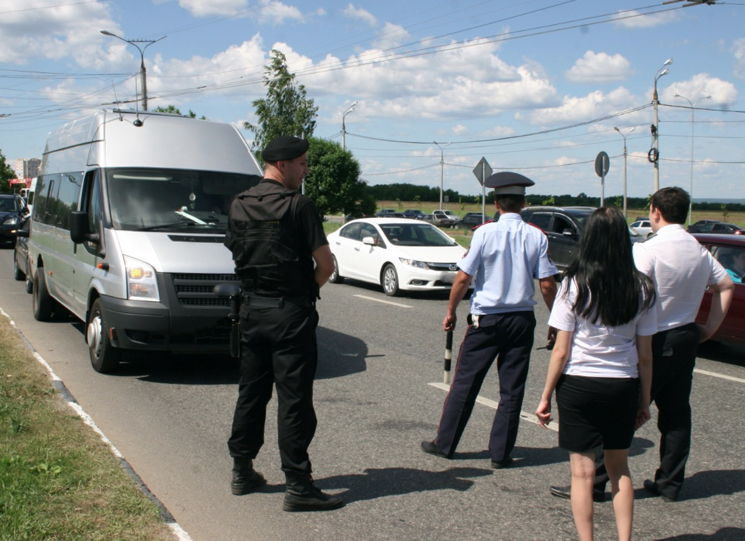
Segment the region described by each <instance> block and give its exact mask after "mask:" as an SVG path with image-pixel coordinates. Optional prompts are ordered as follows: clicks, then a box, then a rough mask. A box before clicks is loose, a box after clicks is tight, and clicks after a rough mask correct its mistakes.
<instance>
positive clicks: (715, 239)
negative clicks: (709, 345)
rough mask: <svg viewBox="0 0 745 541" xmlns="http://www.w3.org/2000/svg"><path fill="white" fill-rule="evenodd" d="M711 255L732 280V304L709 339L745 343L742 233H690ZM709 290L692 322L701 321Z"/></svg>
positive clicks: (706, 313)
mask: <svg viewBox="0 0 745 541" xmlns="http://www.w3.org/2000/svg"><path fill="white" fill-rule="evenodd" d="M693 236H694V237H696V239H697V240H698V241H699V242H700V243H701V244H702V245H703V246H704V247H706V248H707V249H708V250H709V251H710V252H711V254H712V255H713V256H714V258H715V259H716V260H717V261H719V262H720V263H721V264H722V266H723V267H724V268H725V269H726V270H727V273H728V274H729V275H730V277H731V278H732V281H733V282H735V292H734V295H733V296H732V304H731V305H730V307H729V311H728V312H727V315H726V316H725V318H724V321H722V324H721V325H720V327H719V329H718V330H717V332H716V333H715V334H714V336H713V337H712V338H711V339H712V340H715V341H718V342H728V343H732V344H739V345H741V346H745V332H743V329H745V283H743V275H744V274H745V236H734V235H707V234H698V233H697V234H694V235H693ZM711 296H712V294H711V291H709V290H707V291H706V293H705V294H704V298H703V300H702V301H701V308H699V311H698V315H697V316H696V323H705V322H706V319H707V318H708V317H709V310H710V309H711Z"/></svg>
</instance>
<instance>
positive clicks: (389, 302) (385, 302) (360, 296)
mask: <svg viewBox="0 0 745 541" xmlns="http://www.w3.org/2000/svg"><path fill="white" fill-rule="evenodd" d="M355 297H359V298H360V299H365V300H368V301H375V302H381V303H383V304H390V305H392V306H398V307H399V308H414V307H413V306H409V305H408V304H400V303H397V302H391V301H381V300H380V299H376V298H375V297H366V296H364V295H355Z"/></svg>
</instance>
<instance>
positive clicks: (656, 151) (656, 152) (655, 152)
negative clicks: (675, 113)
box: [647, 58, 673, 193]
mask: <svg viewBox="0 0 745 541" xmlns="http://www.w3.org/2000/svg"><path fill="white" fill-rule="evenodd" d="M672 63H673V59H672V58H668V59H667V60H665V63H664V64H662V67H661V68H660V69H658V70H657V73H656V74H655V76H654V95H653V96H652V105H654V125H653V126H652V139H653V140H654V144H653V146H652V150H650V151H649V154H648V155H647V157H648V159H649V161H651V162H652V163H653V164H654V191H655V193H657V190H659V189H660V129H659V127H660V121H659V117H658V114H657V109H658V105H659V104H660V100H659V98H658V96H657V80H658V79H659V78H660V77H662V76H663V75H667V74H668V73H670V71H669V70H668V69H667V68H666V67H665V66H669V65H670V64H672Z"/></svg>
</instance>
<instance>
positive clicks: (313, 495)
mask: <svg viewBox="0 0 745 541" xmlns="http://www.w3.org/2000/svg"><path fill="white" fill-rule="evenodd" d="M340 507H344V500H342V499H341V498H340V497H339V496H332V495H331V494H326V493H325V492H321V490H320V489H319V488H317V487H316V486H315V485H314V484H313V480H312V479H311V480H309V481H308V483H307V485H306V486H305V487H304V488H303V491H302V492H298V491H297V490H296V489H295V488H291V487H289V486H288V487H287V492H285V501H284V503H283V504H282V510H283V511H287V512H290V513H294V512H299V511H331V510H333V509H339V508H340Z"/></svg>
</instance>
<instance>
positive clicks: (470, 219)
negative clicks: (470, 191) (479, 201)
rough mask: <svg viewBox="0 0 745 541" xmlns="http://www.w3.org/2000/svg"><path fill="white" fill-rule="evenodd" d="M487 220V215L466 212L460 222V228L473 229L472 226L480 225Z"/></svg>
mask: <svg viewBox="0 0 745 541" xmlns="http://www.w3.org/2000/svg"><path fill="white" fill-rule="evenodd" d="M487 220H489V216H488V215H486V216H485V215H483V214H481V213H480V212H467V213H466V215H465V216H463V218H461V220H460V224H458V225H460V226H461V227H470V228H471V229H473V227H474V226H477V225H482V224H483V223H484V222H485V221H487Z"/></svg>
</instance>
